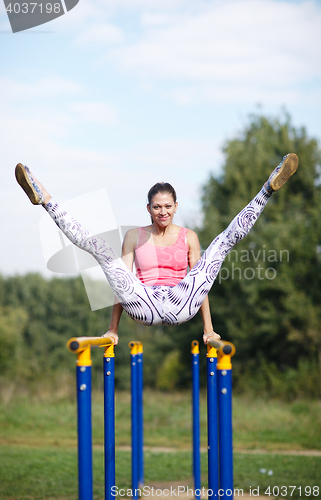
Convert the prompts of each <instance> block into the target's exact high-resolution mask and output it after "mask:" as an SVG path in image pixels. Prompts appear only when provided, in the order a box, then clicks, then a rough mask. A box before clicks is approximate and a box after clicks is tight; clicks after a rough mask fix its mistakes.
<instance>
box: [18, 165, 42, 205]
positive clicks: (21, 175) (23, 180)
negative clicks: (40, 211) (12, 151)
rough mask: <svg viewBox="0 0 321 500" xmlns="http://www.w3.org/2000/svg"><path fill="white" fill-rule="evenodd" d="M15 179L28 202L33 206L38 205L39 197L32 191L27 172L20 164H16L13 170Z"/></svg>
mask: <svg viewBox="0 0 321 500" xmlns="http://www.w3.org/2000/svg"><path fill="white" fill-rule="evenodd" d="M15 174H16V179H17V182H18V184H20V186H21V187H22V189H23V190H24V192H25V193H26V195H27V196H28V198H29V200H30V201H31V203H32V204H33V205H39V202H40V197H39V194H38V193H37V191H36V190H35V189H34V187H33V185H32V183H31V182H30V180H29V177H28V175H27V172H26V170H25V168H24V166H23V165H22V163H18V165H17V166H16V169H15Z"/></svg>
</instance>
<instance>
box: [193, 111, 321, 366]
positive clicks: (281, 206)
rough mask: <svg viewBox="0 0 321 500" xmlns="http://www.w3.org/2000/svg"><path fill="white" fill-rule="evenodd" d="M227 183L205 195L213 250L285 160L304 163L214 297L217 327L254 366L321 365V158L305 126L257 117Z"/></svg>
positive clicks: (227, 167) (239, 250)
mask: <svg viewBox="0 0 321 500" xmlns="http://www.w3.org/2000/svg"><path fill="white" fill-rule="evenodd" d="M223 152H224V155H225V163H224V166H223V172H222V175H221V177H220V178H214V177H213V176H211V177H210V179H209V181H208V182H207V184H206V185H205V186H204V190H203V198H202V204H203V212H204V223H203V228H202V230H201V231H200V238H201V242H202V245H203V246H204V247H206V246H207V245H208V244H209V243H210V241H211V240H212V239H213V238H214V237H215V236H216V235H217V234H219V233H220V232H221V231H222V230H224V229H225V227H226V226H227V225H228V223H229V222H230V221H231V219H232V218H233V217H234V216H235V215H236V214H237V213H238V212H239V211H240V210H241V209H242V208H243V207H244V206H245V205H246V204H247V203H248V202H249V200H250V199H251V198H253V197H254V196H255V194H256V193H257V192H258V190H259V189H260V187H261V186H262V184H263V182H265V180H266V179H267V178H268V176H269V174H270V173H271V171H272V170H273V168H274V167H275V166H276V165H277V164H278V163H279V162H280V160H281V159H282V157H283V156H284V155H285V154H287V153H290V152H295V153H297V155H298V156H299V159H300V164H299V169H298V171H297V172H296V174H295V175H294V176H293V177H292V178H291V179H290V181H289V182H288V183H287V184H286V185H285V186H284V187H282V189H281V190H280V191H279V192H278V193H275V194H274V195H273V196H272V198H271V200H270V201H269V203H268V205H267V207H266V208H265V210H264V212H263V214H262V215H261V217H260V219H259V221H258V222H257V223H256V225H255V226H254V228H253V229H252V231H251V232H250V234H249V235H248V236H247V237H246V238H245V239H244V240H243V241H242V242H240V243H239V244H238V245H237V247H236V248H235V250H233V251H232V252H231V254H230V255H229V256H228V257H227V259H226V260H225V262H224V264H223V266H222V269H221V272H220V275H219V277H218V278H217V281H216V283H215V284H214V287H213V288H212V290H211V292H210V302H211V306H212V312H213V318H214V328H216V331H218V332H219V333H220V334H221V335H222V336H224V337H225V338H227V339H231V340H232V341H233V342H235V344H236V345H237V350H238V358H239V359H240V356H241V357H243V358H244V359H246V360H247V363H252V364H253V365H257V363H258V360H260V359H262V357H263V358H265V359H266V360H268V361H274V362H276V363H277V365H278V366H279V367H282V366H296V365H297V363H298V360H299V359H300V358H309V359H311V357H312V358H313V357H314V358H318V359H319V363H321V328H320V324H321V309H320V304H321V255H320V251H321V220H320V209H321V188H320V184H321V182H320V172H321V167H320V164H321V152H320V149H319V147H318V142H317V140H316V139H313V138H309V137H308V136H307V133H306V130H305V129H304V128H301V129H296V128H294V126H292V124H291V119H290V117H289V116H288V115H286V116H285V117H284V118H283V119H277V118H268V117H264V116H260V115H251V116H250V120H249V123H248V124H247V125H246V126H245V128H244V130H243V132H242V133H241V134H240V136H239V137H236V138H234V139H231V140H229V141H227V142H226V144H225V146H224V149H223Z"/></svg>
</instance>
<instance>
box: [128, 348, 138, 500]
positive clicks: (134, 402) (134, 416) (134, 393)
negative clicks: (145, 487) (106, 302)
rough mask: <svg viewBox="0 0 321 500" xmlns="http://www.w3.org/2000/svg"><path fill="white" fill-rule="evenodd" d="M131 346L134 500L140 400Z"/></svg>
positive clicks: (134, 351) (136, 479) (136, 493)
mask: <svg viewBox="0 0 321 500" xmlns="http://www.w3.org/2000/svg"><path fill="white" fill-rule="evenodd" d="M129 346H130V348H131V353H130V359H131V412H132V415H131V417H132V418H131V420H132V490H133V492H132V493H133V496H132V498H133V499H134V500H137V499H138V497H139V495H138V420H137V416H138V401H137V364H138V363H137V345H136V343H135V342H130V343H129Z"/></svg>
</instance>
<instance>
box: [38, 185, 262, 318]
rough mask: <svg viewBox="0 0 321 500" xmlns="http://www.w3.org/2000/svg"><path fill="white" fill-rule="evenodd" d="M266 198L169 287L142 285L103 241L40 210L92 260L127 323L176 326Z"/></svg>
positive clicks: (61, 215) (196, 304)
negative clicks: (102, 273) (98, 268)
mask: <svg viewBox="0 0 321 500" xmlns="http://www.w3.org/2000/svg"><path fill="white" fill-rule="evenodd" d="M269 198H270V195H269V194H268V193H267V192H266V191H265V189H264V188H262V189H261V191H260V192H259V193H258V194H257V195H256V196H255V198H253V200H252V201H251V202H250V203H249V204H248V205H247V206H246V207H245V208H244V209H243V210H242V211H241V212H240V213H239V214H238V215H237V216H236V217H235V218H234V219H233V220H232V222H231V223H230V224H229V226H228V227H227V228H226V229H225V230H224V231H223V232H222V233H221V234H220V235H219V236H217V237H216V238H215V239H214V240H213V241H212V243H211V244H210V245H209V247H208V248H207V250H206V251H205V252H204V253H203V255H202V257H201V258H200V260H199V261H198V262H197V264H195V266H194V267H193V268H192V269H191V270H190V272H189V273H188V274H187V275H186V276H185V278H184V279H183V280H182V281H180V282H179V283H178V284H177V285H176V286H174V287H170V286H146V285H144V284H143V283H142V282H141V281H140V280H139V279H138V278H137V277H136V276H135V275H134V274H133V273H132V272H131V271H130V270H129V269H128V268H127V266H126V264H125V263H124V262H123V260H122V259H120V258H117V257H116V255H115V253H114V251H113V249H112V248H111V247H109V246H108V245H107V243H106V241H105V240H104V239H102V238H100V237H97V236H91V235H90V234H89V232H88V231H87V230H86V229H85V228H83V227H82V226H81V225H80V224H79V222H77V221H76V220H75V219H74V218H73V217H71V216H70V215H68V214H67V213H66V212H65V211H64V210H62V209H60V208H59V206H58V205H57V203H56V202H55V201H54V200H53V199H51V200H50V202H49V203H47V205H44V208H45V209H46V210H47V212H48V213H49V214H50V216H51V217H52V219H53V220H54V221H55V223H56V224H57V226H58V227H59V228H60V229H61V231H62V232H63V233H64V234H65V236H67V238H68V239H69V240H70V241H71V242H72V243H74V244H75V245H77V246H78V247H79V248H81V249H83V250H86V251H87V252H89V253H90V254H91V255H92V256H93V257H94V258H95V259H96V260H97V262H98V263H99V265H100V266H101V268H102V270H103V272H104V274H105V276H106V278H107V280H108V282H109V284H110V286H111V288H112V290H113V292H114V293H115V295H116V297H117V299H118V300H119V302H120V303H121V305H122V306H123V308H124V310H125V311H126V312H127V314H128V315H129V316H130V317H131V318H132V319H134V320H135V321H138V322H139V323H142V324H144V325H160V324H165V325H179V324H181V323H185V322H186V321H188V320H190V319H191V318H193V316H195V314H196V313H197V311H198V310H199V308H200V306H201V305H202V302H203V300H204V298H205V297H206V295H207V294H208V292H209V291H210V288H211V287H212V285H213V283H214V281H215V279H216V277H217V275H218V273H219V271H220V268H221V265H222V263H223V261H224V259H225V257H226V256H227V254H228V253H229V252H230V251H231V250H232V249H233V247H234V246H235V245H236V244H237V243H238V242H239V241H241V240H242V239H243V238H244V236H246V235H247V234H248V233H249V231H250V230H251V228H252V227H253V225H254V224H255V222H256V221H257V219H258V217H259V216H260V215H261V213H262V211H263V209H264V207H265V205H266V204H267V202H268V200H269Z"/></svg>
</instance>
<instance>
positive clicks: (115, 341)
mask: <svg viewBox="0 0 321 500" xmlns="http://www.w3.org/2000/svg"><path fill="white" fill-rule="evenodd" d="M102 337H110V338H112V339H114V345H117V344H118V333H114V332H110V331H108V332H106V333H104V335H102Z"/></svg>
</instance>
